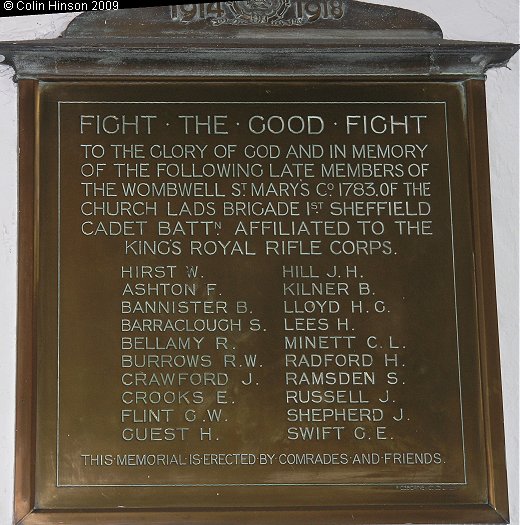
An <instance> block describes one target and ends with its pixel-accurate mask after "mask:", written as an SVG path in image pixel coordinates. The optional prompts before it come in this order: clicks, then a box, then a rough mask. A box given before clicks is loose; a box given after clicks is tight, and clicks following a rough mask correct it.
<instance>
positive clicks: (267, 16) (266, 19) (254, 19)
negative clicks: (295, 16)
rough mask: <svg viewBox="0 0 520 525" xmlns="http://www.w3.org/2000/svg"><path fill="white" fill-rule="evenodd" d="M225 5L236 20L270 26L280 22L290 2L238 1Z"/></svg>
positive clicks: (284, 0) (286, 0) (280, 0)
mask: <svg viewBox="0 0 520 525" xmlns="http://www.w3.org/2000/svg"><path fill="white" fill-rule="evenodd" d="M226 3H227V5H228V6H229V8H230V10H231V12H232V13H233V14H234V15H235V16H236V17H237V18H238V19H240V20H243V21H244V22H246V23H252V24H271V23H273V22H275V21H277V20H282V19H283V16H284V15H285V13H286V12H287V10H288V9H289V6H290V4H291V3H290V0H239V1H235V2H226Z"/></svg>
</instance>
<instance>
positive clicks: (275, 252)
mask: <svg viewBox="0 0 520 525" xmlns="http://www.w3.org/2000/svg"><path fill="white" fill-rule="evenodd" d="M0 49H1V53H2V55H3V56H4V57H5V60H6V62H7V63H9V64H11V65H13V67H14V68H15V69H16V74H17V80H19V81H20V84H19V93H20V192H19V195H20V205H19V210H20V244H19V254H20V259H19V268H20V273H19V285H18V290H19V299H18V304H19V312H18V327H19V328H18V343H17V344H18V372H17V374H18V376H17V381H18V384H17V423H16V424H17V443H16V474H15V483H16V502H15V522H16V523H17V525H44V524H45V525H47V524H51V523H52V524H54V523H61V524H63V525H79V524H82V525H83V524H85V525H87V524H105V525H130V524H135V525H137V524H140V525H142V524H146V525H167V524H172V525H173V524H175V525H181V524H182V525H185V524H188V523H189V524H193V525H203V524H205V525H217V524H226V525H243V524H244V523H248V524H250V525H279V524H284V525H296V524H300V523H312V524H316V525H317V524H321V525H339V524H348V523H351V524H354V523H396V524H399V523H411V522H413V523H437V524H438V523H506V522H507V521H508V502H507V481H506V468H505V454H504V434H503V417H502V397H501V384H500V363H499V351H498V333H497V319H496V305H495V290H494V280H493V276H494V268H493V250H492V233H491V232H492V229H491V209H490V188H489V172H488V168H487V164H488V158H487V135H486V112H485V92H484V74H485V72H486V70H487V69H488V68H489V67H495V66H496V65H497V64H502V65H503V64H505V63H507V60H508V58H510V57H511V56H512V54H514V53H515V52H516V50H517V46H515V45H513V44H493V43H481V42H476V43H471V42H456V41H445V40H443V39H442V32H441V30H440V28H439V26H438V25H437V24H436V23H435V22H434V21H433V20H431V19H429V18H427V17H425V16H424V15H421V14H419V13H414V12H411V11H406V10H402V9H397V8H391V7H384V6H376V5H371V4H364V3H362V2H356V1H354V0H343V1H336V0H331V1H329V0H323V1H320V2H311V1H300V0H294V1H290V0H287V1H285V0H284V1H279V2H267V3H264V2H225V3H215V4H190V5H184V6H180V7H175V6H164V7H157V8H149V9H133V10H129V11H128V12H123V11H121V12H111V13H102V12H100V13H94V12H93V13H85V14H83V15H81V16H79V17H78V18H77V19H75V20H74V21H73V22H72V23H71V24H70V25H69V27H68V29H67V30H66V31H65V32H64V34H63V38H59V39H53V40H45V41H44V40H42V41H35V42H24V43H2V45H1V46H0Z"/></svg>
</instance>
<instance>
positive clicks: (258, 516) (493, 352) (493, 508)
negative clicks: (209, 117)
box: [14, 75, 509, 525]
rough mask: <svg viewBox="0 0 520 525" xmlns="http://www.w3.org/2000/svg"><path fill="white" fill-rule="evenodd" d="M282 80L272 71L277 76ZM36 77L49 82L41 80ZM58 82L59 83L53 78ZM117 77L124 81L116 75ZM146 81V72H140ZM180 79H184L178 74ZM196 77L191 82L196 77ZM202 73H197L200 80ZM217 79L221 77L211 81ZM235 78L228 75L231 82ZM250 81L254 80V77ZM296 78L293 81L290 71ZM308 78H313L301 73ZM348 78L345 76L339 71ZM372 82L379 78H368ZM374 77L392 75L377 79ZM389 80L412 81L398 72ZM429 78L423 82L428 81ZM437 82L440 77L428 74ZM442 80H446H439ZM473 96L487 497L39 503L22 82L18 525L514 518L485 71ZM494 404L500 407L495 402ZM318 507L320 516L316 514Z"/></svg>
mask: <svg viewBox="0 0 520 525" xmlns="http://www.w3.org/2000/svg"><path fill="white" fill-rule="evenodd" d="M274 76H275V77H276V75H274ZM39 80H45V79H44V78H40V79H39ZM53 80H56V79H55V78H54V79H53ZM112 80H121V78H113V79H112ZM141 80H143V79H141ZM176 80H180V79H179V78H177V79H176ZM194 80H195V79H194ZM197 80H200V78H199V79H197ZM212 80H216V79H215V78H212ZM228 80H230V79H228ZM251 80H255V79H254V78H251ZM291 80H296V78H294V77H293V78H291ZM303 80H311V78H309V77H304V78H303ZM341 80H345V78H344V77H343V78H341ZM371 80H376V79H375V78H371ZM377 80H386V81H388V80H389V79H388V78H384V77H381V78H380V79H377ZM391 80H393V81H403V80H404V81H407V80H408V81H409V80H410V78H404V79H403V78H399V77H392V79H391ZM422 80H426V79H424V78H423V79H422ZM428 80H430V81H433V80H435V79H434V78H431V77H430V78H428ZM442 80H443V81H446V80H447V79H446V77H444V78H442ZM459 80H460V81H461V85H462V86H463V88H464V95H465V98H466V101H467V110H466V116H467V121H466V130H467V139H468V148H469V161H470V178H471V189H472V194H471V196H470V198H471V207H472V222H473V246H474V249H475V284H476V296H477V315H478V321H479V322H478V325H477V330H478V340H479V348H478V351H479V359H480V366H481V379H482V382H481V385H482V400H483V408H484V418H483V424H484V437H485V442H486V451H485V453H486V459H487V488H488V491H487V493H488V503H487V504H468V505H464V504H457V505H445V506H440V505H433V504H432V505H375V506H371V507H370V508H368V507H365V508H354V507H342V508H340V507H309V508H305V509H304V510H302V509H301V508H287V509H285V508H284V509H280V508H270V509H256V508H251V509H248V510H243V509H220V508H219V509H216V508H215V509H204V510H197V509H183V510H168V509H166V510H155V509H150V510H148V509H135V510H125V511H115V510H114V511H111V510H108V511H107V510H103V511H98V510H88V511H86V510H84V509H83V510H82V509H75V510H74V511H69V510H67V511H61V510H53V511H49V510H39V509H38V508H36V502H35V496H36V495H35V479H34V478H35V443H36V371H37V361H36V357H37V356H36V352H35V350H36V332H35V306H36V290H37V284H38V275H37V267H38V264H37V262H38V261H37V259H36V257H37V254H38V237H37V231H38V228H37V227H38V225H37V223H36V220H37V217H38V201H37V198H35V197H36V196H37V190H38V187H37V184H38V183H37V181H38V162H37V158H36V153H37V151H38V147H39V137H38V131H37V129H38V126H37V122H38V118H39V107H38V89H39V82H38V81H37V80H21V81H20V82H19V108H20V112H19V151H20V153H19V246H18V249H19V260H18V263H19V266H18V268H19V269H18V326H17V358H18V361H17V386H16V396H17V397H16V444H15V453H16V458H15V513H14V517H15V523H16V524H18V525H44V524H49V525H50V524H52V523H56V520H59V522H60V523H62V524H63V525H80V524H81V525H83V524H85V525H89V524H95V523H102V522H106V523H110V524H111V525H131V524H135V525H137V524H140V523H143V521H144V522H146V523H147V524H149V525H166V524H179V525H180V524H190V525H204V524H208V525H209V524H211V525H224V524H226V525H234V524H236V525H239V524H243V523H244V522H246V523H248V524H250V525H256V524H258V525H270V524H273V525H274V524H278V523H280V522H283V523H285V524H287V525H292V524H294V525H296V524H299V523H301V522H302V521H308V520H309V518H310V517H311V516H313V514H315V515H316V518H318V516H319V520H320V523H322V524H323V525H326V524H330V525H333V524H337V523H340V522H341V523H344V524H348V523H359V522H365V523H368V522H370V523H387V524H390V523H405V522H415V523H476V522H480V523H508V520H509V516H508V499H507V481H506V464H505V454H504V425H503V412H502V410H501V407H502V392H501V381H500V375H501V373H500V356H499V349H498V320H497V311H496V292H495V278H494V260H493V238H492V225H491V198H490V196H491V193H490V182H489V158H488V143H487V121H486V102H485V86H484V80H483V79H482V78H474V79H468V78H467V77H466V78H462V79H459ZM496 407H498V408H499V409H498V410H494V408H496ZM318 512H319V515H318Z"/></svg>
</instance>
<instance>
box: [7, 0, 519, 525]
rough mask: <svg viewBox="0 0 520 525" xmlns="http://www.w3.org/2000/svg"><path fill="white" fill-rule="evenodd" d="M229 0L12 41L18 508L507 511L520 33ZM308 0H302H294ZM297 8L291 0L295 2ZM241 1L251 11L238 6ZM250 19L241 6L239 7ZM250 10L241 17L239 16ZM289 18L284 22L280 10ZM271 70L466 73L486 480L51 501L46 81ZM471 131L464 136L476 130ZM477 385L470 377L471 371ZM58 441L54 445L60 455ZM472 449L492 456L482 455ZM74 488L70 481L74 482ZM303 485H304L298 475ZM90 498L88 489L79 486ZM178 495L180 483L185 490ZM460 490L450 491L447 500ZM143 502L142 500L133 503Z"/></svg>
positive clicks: (225, 519) (347, 78)
mask: <svg viewBox="0 0 520 525" xmlns="http://www.w3.org/2000/svg"><path fill="white" fill-rule="evenodd" d="M231 4H235V2H228V3H227V5H226V6H225V9H226V16H227V17H228V19H227V23H223V24H212V23H210V21H209V20H198V21H193V20H192V21H186V22H189V23H184V22H182V23H181V22H178V21H177V22H176V21H174V20H172V11H171V8H170V7H157V8H145V9H132V10H128V11H125V10H122V11H114V12H90V13H84V14H82V15H80V16H79V17H77V18H76V19H75V20H74V21H73V22H72V23H71V24H70V25H69V27H68V28H67V30H66V31H65V32H64V34H63V35H62V37H61V38H58V39H54V40H37V41H24V42H9V43H8V42H4V43H1V44H0V52H1V53H2V54H3V55H4V57H5V62H6V63H7V64H9V65H11V66H13V68H14V69H15V71H16V77H15V79H16V81H17V82H18V85H19V108H20V113H19V114H20V123H19V134H20V139H19V145H20V156H19V159H20V160H19V170H20V173H19V188H20V191H19V195H20V204H19V206H20V215H19V217H20V228H19V232H20V240H19V281H18V290H19V291H18V298H19V307H18V308H19V310H18V375H17V401H16V410H17V413H16V474H15V485H16V487H15V522H16V523H17V524H24V525H37V524H40V525H41V524H51V523H62V524H71V525H72V524H91V523H92V524H93V523H105V524H111V525H117V524H120V525H123V524H125V525H126V524H130V523H135V524H137V523H146V524H149V525H153V524H157V525H158V524H167V523H172V524H173V523H176V524H188V523H190V524H204V523H207V524H217V523H218V524H228V523H229V524H231V523H237V524H239V523H251V524H271V523H272V524H274V523H285V524H292V523H301V522H307V523H323V524H344V523H411V522H413V523H477V522H478V523H507V522H508V502H507V482H506V465H505V451H504V433H503V415H502V394H501V386H500V363H499V349H498V331H497V314H496V300H495V285H494V277H493V275H494V265H493V249H492V229H491V206H490V187H489V171H488V153H487V128H486V107H485V86H484V84H485V73H486V71H487V70H488V69H489V68H492V67H500V66H504V65H505V64H507V61H508V60H509V59H510V57H511V56H512V55H513V54H514V53H515V52H516V51H517V49H518V46H516V45H513V44H503V43H486V42H459V41H446V40H444V39H443V37H442V32H441V30H440V28H439V27H438V25H437V24H436V23H435V22H434V21H432V20H431V19H429V18H427V17H425V16H424V15H421V14H418V13H415V12H411V11H406V10H402V9H396V8H390V7H381V6H376V5H370V4H363V3H362V2H357V1H354V0H343V3H342V5H343V9H344V12H345V16H343V17H342V18H341V19H339V20H316V21H313V20H303V23H301V24H293V25H290V24H284V23H283V21H284V16H285V12H284V10H281V11H278V12H277V14H275V15H273V16H271V17H270V18H269V17H268V18H264V19H262V18H261V17H260V18H254V17H250V16H249V18H248V16H242V17H241V16H240V12H239V11H237V10H236V9H232V8H231V7H229V6H230V5H231ZM293 7H294V5H293V6H292V7H291V9H292V8H293ZM285 11H287V9H285ZM237 12H238V13H239V14H237ZM238 19H240V20H238ZM237 20H238V21H239V23H236V22H237ZM274 22H278V23H274ZM157 81H161V82H171V83H177V82H178V83H180V84H182V83H185V82H194V83H207V85H208V89H209V90H211V83H212V82H220V83H229V84H230V85H233V84H234V83H235V84H236V83H239V82H243V83H246V84H247V83H249V84H255V83H261V82H277V83H283V84H285V85H286V86H289V87H290V86H291V85H293V83H302V82H303V83H309V82H310V83H313V84H320V83H322V84H323V85H325V84H327V83H330V82H338V83H355V82H365V83H367V84H369V85H376V84H378V83H387V84H402V85H404V84H408V83H423V84H428V85H433V84H436V85H437V86H438V87H439V90H440V92H442V89H443V86H449V85H451V86H453V85H455V86H457V87H458V89H459V90H460V91H461V92H462V99H463V101H464V103H465V107H464V114H463V118H462V124H461V125H462V126H463V127H462V128H461V129H463V132H462V133H461V134H460V137H461V141H462V142H461V144H460V145H461V151H463V152H464V151H465V152H466V154H467V158H466V159H465V160H464V162H466V163H467V165H468V166H469V174H470V179H471V180H470V183H469V184H468V187H470V196H469V197H468V199H469V203H470V206H471V210H470V213H471V231H472V238H471V239H469V241H468V242H470V243H471V247H472V250H473V256H474V264H475V267H474V289H473V294H474V296H475V297H476V319H477V321H476V332H477V334H476V341H477V344H476V346H475V347H474V348H472V349H471V351H472V352H474V355H475V356H476V357H475V362H476V363H478V366H477V368H479V374H480V383H481V390H480V392H479V393H478V396H476V398H475V399H473V400H472V403H474V404H475V406H478V407H479V409H478V410H477V409H475V412H474V413H476V414H480V415H481V420H480V421H478V422H477V423H476V427H479V428H480V429H481V432H482V439H483V442H484V446H485V451H484V454H483V457H484V460H483V464H481V465H480V468H479V469H477V470H478V471H479V472H482V476H481V479H479V480H478V481H479V486H481V487H484V489H483V490H482V491H480V492H479V494H473V496H472V497H471V498H470V497H468V496H466V499H464V498H462V497H461V498H459V499H458V500H457V499H456V498H455V499H453V498H452V499H449V502H447V503H443V502H442V501H440V500H439V498H433V497H432V498H430V497H429V495H428V494H427V493H426V492H427V491H417V492H415V494H416V496H415V497H407V499H406V501H405V500H403V499H400V498H398V497H395V498H391V499H390V502H389V501H388V498H387V500H386V501H385V502H384V503H377V502H376V503H372V504H370V505H366V504H359V505H355V504H348V505H345V504H344V503H343V502H342V501H341V499H340V498H338V499H337V501H335V502H334V504H331V502H330V501H327V502H326V503H324V504H323V505H312V506H309V507H304V506H291V507H285V506H280V505H279V504H270V503H269V501H268V500H266V501H265V502H264V506H262V507H251V506H249V507H248V506H246V505H244V504H243V503H242V502H241V499H240V497H237V499H236V504H233V505H227V506H224V507H222V506H213V505H210V506H208V505H207V504H206V503H205V501H204V499H201V500H200V506H196V507H195V506H193V505H190V506H189V507H186V508H184V507H183V506H182V502H180V503H179V501H176V502H175V503H174V504H172V506H171V507H170V508H168V507H163V506H161V507H159V508H154V507H153V506H152V507H151V508H149V506H141V504H140V502H141V499H140V498H136V499H135V503H134V504H133V505H124V507H125V508H115V507H114V508H103V509H101V508H96V507H92V506H89V505H85V506H81V505H77V507H74V508H68V509H67V508H62V509H60V508H59V505H58V506H57V508H45V506H41V505H40V504H39V503H38V502H39V501H41V498H40V495H39V494H38V486H37V484H36V483H35V472H36V470H37V466H38V462H45V461H47V459H48V458H47V457H41V455H37V452H36V451H37V439H38V436H37V433H36V428H37V418H38V417H45V414H38V413H37V403H38V399H37V392H38V374H39V371H40V369H41V368H42V367H44V366H45V363H42V362H41V361H40V360H39V356H38V355H37V348H38V341H39V338H40V337H41V336H40V334H39V333H38V331H37V326H38V316H39V315H41V311H42V304H41V301H42V300H43V299H42V297H40V296H39V290H41V287H39V286H40V284H39V277H40V276H39V273H38V268H39V261H40V257H41V256H42V253H46V252H45V250H43V251H42V246H40V243H39V242H40V228H41V225H40V223H39V206H40V201H39V170H40V167H41V163H40V159H41V158H43V156H44V155H45V153H44V152H42V151H40V143H41V136H40V134H41V133H42V130H43V132H44V131H45V129H46V128H45V126H46V124H45V122H41V115H42V113H41V109H42V108H41V107H40V96H41V90H42V86H43V85H44V84H45V85H46V86H53V85H55V84H56V83H61V85H62V86H64V89H66V88H67V86H72V85H74V84H76V83H81V84H82V85H83V86H85V85H87V86H89V89H92V90H93V91H95V90H96V86H97V85H99V84H97V83H101V82H103V83H116V84H117V83H121V85H123V84H125V83H128V82H139V83H150V84H153V83H154V82H157ZM463 143H464V144H463ZM463 387H464V384H463ZM53 453H54V452H53V451H52V450H49V457H51V456H52V454H53ZM470 461H475V462H479V461H481V460H480V459H478V458H473V459H471V458H470ZM62 490H64V491H68V490H71V489H69V488H63V489H62ZM291 490H293V491H295V492H297V491H298V490H300V489H299V487H297V486H295V487H292V488H291ZM79 498H80V499H81V496H79ZM171 498H172V501H173V500H175V492H174V491H172V493H171ZM447 501H448V500H447ZM129 507H130V508H129Z"/></svg>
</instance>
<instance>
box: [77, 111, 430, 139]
mask: <svg viewBox="0 0 520 525" xmlns="http://www.w3.org/2000/svg"><path fill="white" fill-rule="evenodd" d="M157 118H158V117H157V115H125V114H122V115H105V116H102V115H80V133H81V134H82V135H83V134H86V133H89V132H94V133H95V134H96V135H103V134H106V135H151V134H152V132H153V125H152V124H153V123H154V122H155V121H156V119H157ZM176 118H177V119H179V120H180V121H181V123H180V126H179V127H177V126H174V129H176V130H179V129H180V130H181V131H182V133H184V135H228V134H229V129H230V126H235V128H238V129H240V122H228V118H229V117H228V115H178V116H177V117H176ZM427 118H428V117H427V116H426V115H394V114H390V115H370V116H369V115H360V114H355V115H346V116H345V121H344V123H343V125H344V130H345V132H346V134H347V135H350V134H353V133H361V134H363V135H369V134H375V135H384V134H390V135H395V134H398V133H403V134H405V135H410V134H417V135H421V134H422V131H423V121H424V120H425V119H427ZM339 124H340V123H339V122H331V123H330V126H332V127H337V126H338V125H339ZM167 125H169V123H167ZM326 128H327V124H326V121H325V119H324V118H323V117H321V116H319V115H290V116H282V115H266V116H264V115H253V116H251V117H249V119H248V120H247V129H248V131H249V132H250V133H252V134H253V135H280V134H282V133H288V134H291V135H321V134H322V133H323V132H325V131H326Z"/></svg>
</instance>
